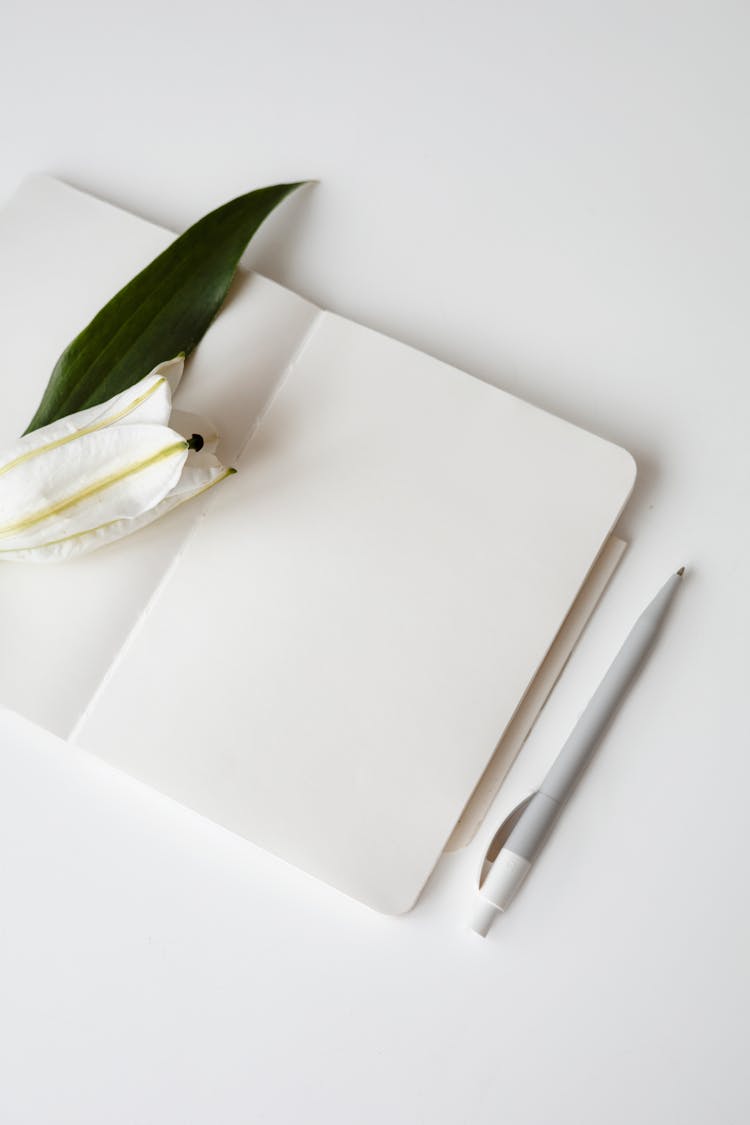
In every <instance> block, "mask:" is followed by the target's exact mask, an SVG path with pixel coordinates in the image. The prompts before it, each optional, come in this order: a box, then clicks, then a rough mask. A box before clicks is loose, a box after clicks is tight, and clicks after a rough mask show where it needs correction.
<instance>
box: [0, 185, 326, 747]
mask: <svg viewBox="0 0 750 1125" xmlns="http://www.w3.org/2000/svg"><path fill="white" fill-rule="evenodd" d="M173 237H174V236H173V235H172V234H170V233H169V232H167V231H165V230H163V229H161V228H160V227H156V226H153V225H152V224H150V223H147V222H145V221H144V220H143V219H139V218H137V217H136V216H134V215H130V214H127V213H126V212H124V211H120V210H119V209H117V208H114V207H111V206H109V205H108V204H106V203H102V202H100V201H99V200H95V199H93V198H92V197H91V196H89V195H85V194H83V193H81V192H78V191H75V190H74V189H72V188H70V187H67V186H66V185H64V184H61V183H59V182H58V181H55V180H53V179H50V178H48V177H42V176H40V177H35V178H33V179H31V180H29V181H27V182H26V183H25V184H24V185H23V186H22V188H21V189H20V190H19V192H18V193H17V194H16V196H15V197H14V198H13V200H12V201H11V202H10V203H9V204H8V205H7V206H6V207H5V208H4V209H3V210H2V211H0V320H1V321H2V331H0V371H2V373H3V375H2V386H1V388H0V402H1V403H2V410H0V444H3V445H5V444H6V443H10V442H13V441H14V440H15V439H16V437H17V436H18V435H19V434H20V433H22V432H23V430H24V429H25V428H26V426H27V425H28V422H29V420H30V418H31V416H32V414H33V413H34V411H35V409H36V407H37V405H38V402H39V399H40V398H41V395H42V392H43V390H44V387H45V386H46V383H47V379H48V378H49V374H50V372H51V370H52V368H53V366H54V363H55V361H56V359H57V357H58V356H59V354H60V352H61V351H62V350H63V348H64V347H65V346H66V345H67V344H68V343H69V341H70V340H71V339H72V338H73V336H75V335H76V333H77V332H79V331H80V330H81V328H83V327H84V325H85V324H87V323H88V321H89V320H90V319H91V317H92V316H93V315H94V314H95V313H96V312H97V311H98V310H99V309H100V308H101V306H102V305H103V304H104V303H105V302H106V301H107V300H108V299H109V298H110V297H111V296H112V295H113V294H114V293H115V292H116V291H117V290H118V289H119V288H120V287H121V286H122V285H123V284H125V283H126V282H127V281H128V280H130V278H131V277H133V276H134V274H136V273H137V272H138V271H139V270H140V269H142V268H143V266H145V265H146V264H147V263H148V262H149V261H150V260H151V259H152V258H153V257H155V255H156V254H158V253H159V252H160V251H161V250H163V249H164V247H165V246H167V245H168V243H169V242H170V241H171V240H172V238H173ZM316 315H317V310H316V308H315V307H314V306H313V305H310V304H309V303H308V302H306V301H304V300H303V299H302V298H300V297H297V296H296V294H293V293H290V292H289V291H288V290H285V289H283V288H281V287H280V286H277V285H275V284H274V283H273V282H270V281H267V280H266V279H265V278H262V277H258V276H257V275H247V274H245V275H242V276H241V277H240V278H239V279H238V283H237V284H236V285H235V287H234V288H233V291H232V294H231V295H230V299H229V302H228V303H227V305H226V306H225V308H224V309H223V311H222V312H221V314H220V316H219V317H218V319H217V320H216V321H215V322H214V324H213V325H212V327H211V329H210V330H209V332H208V334H207V336H206V337H205V339H204V341H203V343H202V344H201V345H200V347H199V349H198V350H197V351H196V353H195V355H194V357H193V358H191V360H190V363H189V365H188V368H187V373H186V377H185V381H184V383H183V386H182V387H181V388H180V391H179V393H178V396H177V405H179V406H180V407H182V408H183V409H187V410H194V411H196V412H199V413H205V414H207V415H209V416H210V417H211V418H212V420H213V421H214V422H215V423H217V425H218V426H219V428H220V432H221V434H222V442H221V446H220V450H219V452H220V454H221V455H222V456H223V458H224V459H225V460H226V462H227V463H231V462H232V460H233V458H234V457H235V456H236V454H237V453H238V451H239V449H240V448H241V446H242V444H243V443H244V441H245V439H246V436H247V433H248V432H249V430H250V428H251V426H252V422H253V420H254V418H255V417H256V415H257V414H258V411H259V410H260V409H261V408H262V406H263V404H264V402H265V401H266V399H267V398H268V395H269V393H270V390H271V388H272V387H273V386H274V385H275V383H276V381H277V379H278V377H279V375H280V373H281V372H282V371H283V370H284V367H285V365H286V363H287V362H288V360H289V357H290V356H291V355H292V354H293V352H294V351H295V349H296V348H297V347H298V346H299V343H300V341H301V340H302V339H303V337H304V335H305V333H306V332H307V330H308V328H309V325H310V323H311V322H312V321H313V320H314V318H315V316H316ZM165 358H168V357H165ZM231 483H232V482H231V481H228V482H227V483H226V485H224V487H229V486H231ZM210 502H211V498H210V496H207V497H206V498H205V499H202V500H198V501H194V502H192V503H191V504H190V505H186V506H185V507H184V508H182V509H180V510H179V511H177V512H175V513H174V514H173V515H171V516H169V517H167V518H166V519H165V520H163V521H161V522H160V523H158V524H155V525H153V526H152V527H151V528H148V529H147V530H145V531H142V532H140V533H139V534H138V535H137V536H135V537H133V538H132V539H129V540H123V541H122V542H120V543H118V544H116V545H115V546H114V547H111V548H105V549H104V550H102V551H101V552H97V553H96V554H93V555H91V556H88V557H85V558H82V559H80V560H75V561H72V562H70V563H66V564H65V565H64V566H61V567H54V566H33V565H29V564H17V563H13V564H11V563H5V564H0V579H1V581H0V621H1V622H2V631H3V644H2V646H1V647H0V704H4V705H5V706H7V707H10V708H12V709H14V710H16V711H19V712H21V713H22V714H24V715H26V716H28V717H29V718H31V719H33V720H35V721H36V722H38V723H40V724H41V725H43V726H46V727H48V728H49V729H50V730H53V731H55V732H56V733H57V734H60V735H63V736H65V735H67V734H68V733H69V732H70V730H71V729H72V727H73V725H74V723H75V722H76V721H77V720H78V718H79V717H80V715H81V712H82V711H83V709H84V708H85V706H86V704H87V703H88V702H89V700H90V698H91V696H92V694H93V692H94V689H95V688H96V686H97V684H98V683H99V682H100V680H101V678H102V676H103V675H104V673H105V672H106V670H107V668H108V666H109V665H110V663H111V661H112V659H113V657H114V656H115V654H116V653H117V652H118V651H119V649H120V647H121V645H122V643H123V642H124V640H125V638H126V637H127V635H128V633H129V632H130V629H131V628H132V626H133V625H134V623H135V622H136V620H137V619H138V616H139V615H140V614H141V613H142V612H143V611H144V609H145V608H146V606H147V604H148V601H149V598H150V597H151V595H152V593H153V591H154V590H155V589H156V588H157V586H158V584H159V582H160V581H161V579H162V577H163V575H164V574H165V572H166V571H167V569H168V567H169V566H170V564H171V562H172V560H173V559H174V557H175V555H176V553H177V551H178V549H179V547H180V545H181V543H182V542H183V540H184V539H185V536H186V535H187V534H188V533H189V531H190V529H191V527H192V526H193V525H194V523H195V521H196V520H197V519H198V518H199V517H200V515H201V511H202V510H203V509H204V508H205V507H206V506H207V505H209V504H210Z"/></svg>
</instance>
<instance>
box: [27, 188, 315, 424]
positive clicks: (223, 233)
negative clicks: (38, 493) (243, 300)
mask: <svg viewBox="0 0 750 1125" xmlns="http://www.w3.org/2000/svg"><path fill="white" fill-rule="evenodd" d="M300 186H301V185H300V184H277V185H275V186H274V187H266V188H260V189H259V190H258V191H251V192H249V193H248V194H247V195H241V196H239V197H238V198H237V199H233V200H231V202H229V203H225V204H224V206H223V207H219V208H217V210H215V211H211V213H210V214H208V215H206V216H205V217H204V218H203V219H200V220H199V221H198V222H197V223H195V224H194V226H192V227H190V228H189V230H186V231H185V233H184V234H182V235H180V237H179V238H177V239H175V241H174V242H173V243H172V244H171V245H170V246H168V247H167V249H166V250H165V251H164V252H163V253H162V254H160V255H159V257H158V258H155V259H154V261H153V262H151V264H150V265H148V266H146V268H145V269H144V270H142V271H141V273H139V274H138V275H137V276H136V277H134V278H133V280H132V281H131V282H129V283H128V284H127V285H126V286H125V287H124V288H123V289H121V290H120V292H119V293H117V294H116V295H115V296H114V297H113V298H112V300H111V301H109V303H108V304H106V305H105V306H104V308H103V309H102V310H101V312H99V313H97V315H96V316H95V317H94V319H93V320H92V321H91V323H90V324H89V325H87V327H86V328H84V329H83V331H82V332H81V333H80V334H79V335H78V336H76V338H75V340H73V341H72V343H70V344H69V345H68V347H67V348H66V349H65V351H64V352H63V353H62V355H61V356H60V358H59V359H58V361H57V363H56V364H55V369H54V371H53V372H52V375H51V376H50V381H49V383H48V384H47V389H46V390H45V392H44V396H43V398H42V401H41V403H40V404H39V408H38V410H37V412H36V414H35V415H34V417H33V418H32V420H31V424H30V425H29V427H28V429H27V431H26V433H30V432H31V431H32V430H38V429H39V428H40V426H46V425H47V424H48V423H49V422H54V421H56V420H57V419H58V418H64V417H65V416H66V415H67V414H72V413H73V412H74V411H76V410H83V409H85V408H86V407H88V406H96V405H97V404H98V403H100V402H106V401H107V399H109V398H111V397H112V396H113V395H115V394H117V393H118V392H119V391H123V390H125V388H126V387H130V386H132V385H133V383H137V382H138V380H139V379H142V378H143V376H144V375H147V374H148V373H149V371H151V370H152V368H154V367H156V365H157V364H158V363H161V362H162V361H163V360H167V359H171V358H172V357H173V356H176V355H178V354H179V353H180V352H183V353H184V354H185V355H189V354H190V352H191V351H192V350H193V348H194V347H195V346H196V344H197V343H198V342H199V340H200V339H201V337H202V336H203V334H204V333H205V331H206V329H207V328H208V326H209V325H210V323H211V321H212V320H213V318H214V317H215V316H216V314H217V312H218V311H219V309H220V308H221V305H222V303H223V301H224V298H225V297H226V295H227V291H228V289H229V286H230V284H231V281H232V278H233V277H234V273H235V270H236V269H237V264H238V262H239V260H240V258H241V257H242V254H243V252H244V250H245V247H246V246H247V244H248V242H249V241H250V239H251V238H252V236H253V235H254V234H255V232H256V230H257V229H258V227H259V226H260V224H261V223H262V222H263V220H264V219H265V218H266V216H267V215H269V214H270V213H271V211H273V209H274V207H276V206H278V204H279V203H281V201H282V199H284V198H285V197H286V196H287V195H289V193H290V192H292V191H294V189H295V188H298V187H300Z"/></svg>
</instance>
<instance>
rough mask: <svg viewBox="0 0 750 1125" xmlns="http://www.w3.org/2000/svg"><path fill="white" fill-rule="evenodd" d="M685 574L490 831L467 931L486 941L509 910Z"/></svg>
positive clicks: (651, 609)
mask: <svg viewBox="0 0 750 1125" xmlns="http://www.w3.org/2000/svg"><path fill="white" fill-rule="evenodd" d="M684 573H685V567H684V566H681V567H680V569H679V570H678V571H677V573H676V574H673V575H672V577H671V578H669V580H668V581H667V582H665V584H664V585H663V586H662V588H661V590H660V591H659V593H658V594H657V595H656V597H655V598H654V600H653V601H652V602H651V604H650V605H649V606H647V608H646V609H645V610H644V611H643V613H642V614H641V616H640V617H639V618H638V620H637V621H636V623H635V625H634V626H633V628H632V629H631V631H630V633H629V634H628V636H627V638H626V640H625V643H624V644H623V646H622V648H621V649H620V651H619V652H618V654H617V656H616V657H615V659H614V661H613V663H612V665H611V666H610V668H609V671H608V672H607V673H606V675H605V677H604V679H603V680H602V682H601V683H600V684H599V687H598V688H597V689H596V691H595V692H594V694H593V696H592V697H591V700H590V702H589V704H588V707H587V708H586V710H585V711H584V712H583V714H582V715H581V717H580V719H579V720H578V722H577V723H576V725H575V727H574V728H573V731H572V733H571V734H570V736H569V738H568V740H567V741H566V743H565V745H564V746H563V748H562V750H561V751H560V753H559V754H558V756H557V758H556V759H555V761H554V763H553V765H552V767H551V769H550V770H549V773H548V774H547V776H546V777H545V779H544V781H543V782H542V784H541V786H540V787H539V789H538V790H537V791H536V792H535V793H532V794H531V796H529V797H527V798H526V799H525V800H523V801H522V802H521V803H520V804H519V805H517V806H516V808H515V809H514V810H513V812H512V813H510V815H509V816H508V817H506V819H505V820H504V821H503V823H502V824H501V826H500V828H499V829H498V831H497V832H496V833H495V836H494V837H493V839H492V842H491V844H490V846H489V848H488V850H487V852H486V854H485V856H484V859H483V861H482V871H481V873H480V878H479V894H478V898H477V901H476V903H475V909H474V914H473V917H472V920H471V928H472V929H473V930H475V931H476V933H478V934H481V936H482V937H486V935H487V932H488V931H489V928H490V926H491V925H492V923H493V921H494V920H495V918H496V917H497V915H498V914H499V913H500V912H501V911H503V910H505V909H506V908H507V907H508V905H509V904H510V901H511V899H512V898H513V897H514V895H515V894H516V892H517V890H518V888H519V887H520V886H521V883H522V882H523V880H524V879H525V877H526V875H527V873H528V871H529V869H530V867H531V865H532V863H533V862H534V860H535V859H536V857H537V855H538V854H539V852H540V851H541V848H542V845H543V844H544V842H545V840H546V838H547V835H548V834H549V832H550V829H551V828H552V825H553V824H554V822H555V820H556V819H557V817H558V815H559V813H560V812H561V810H562V808H563V806H564V805H565V802H566V801H567V799H568V797H569V796H570V794H571V793H572V792H573V789H574V788H575V785H576V782H577V781H578V779H579V778H580V776H581V774H582V773H583V771H584V769H585V768H586V765H587V764H588V762H589V760H590V758H591V756H592V755H593V753H594V750H595V749H596V747H597V744H598V743H599V740H600V739H601V737H602V735H603V733H604V731H605V729H606V727H607V725H608V724H609V721H610V719H611V718H612V716H613V715H614V713H615V711H616V710H617V708H618V706H619V704H620V703H621V702H622V699H623V697H624V696H625V694H626V692H627V690H628V688H629V687H630V685H631V683H632V681H633V679H634V678H635V675H636V673H637V672H638V670H639V668H640V666H641V664H642V663H643V661H644V660H645V658H646V656H647V655H648V653H649V651H650V649H651V646H652V644H653V642H654V640H655V638H656V635H657V633H658V631H659V629H660V627H661V624H662V622H663V620H664V617H665V615H666V612H667V609H668V608H669V604H670V602H671V601H672V598H673V597H674V595H675V593H676V592H677V589H678V587H679V585H680V579H681V578H682V576H683V574H684Z"/></svg>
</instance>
